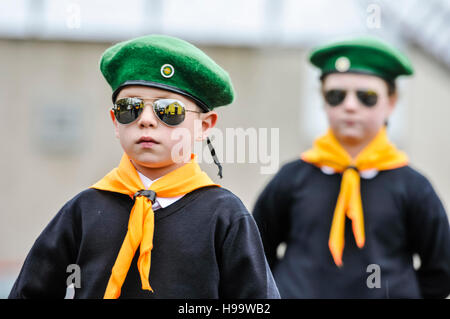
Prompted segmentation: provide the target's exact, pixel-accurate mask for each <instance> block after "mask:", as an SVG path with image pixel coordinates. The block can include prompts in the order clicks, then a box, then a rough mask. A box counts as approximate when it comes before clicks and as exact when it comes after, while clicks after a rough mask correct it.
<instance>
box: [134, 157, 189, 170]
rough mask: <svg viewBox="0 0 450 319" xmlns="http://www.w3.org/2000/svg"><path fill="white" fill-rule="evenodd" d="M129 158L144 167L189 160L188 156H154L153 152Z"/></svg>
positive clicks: (161, 165) (160, 166) (155, 166)
mask: <svg viewBox="0 0 450 319" xmlns="http://www.w3.org/2000/svg"><path fill="white" fill-rule="evenodd" d="M129 157H130V158H131V160H132V161H133V162H134V163H136V164H138V165H140V166H143V167H146V168H164V167H168V166H173V165H177V164H182V163H187V162H189V160H190V154H189V156H185V158H182V157H172V156H170V155H169V156H156V155H154V154H141V155H137V156H133V157H131V156H129Z"/></svg>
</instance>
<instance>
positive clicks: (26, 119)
mask: <svg viewBox="0 0 450 319" xmlns="http://www.w3.org/2000/svg"><path fill="white" fill-rule="evenodd" d="M449 15H450V4H449V2H448V1H438V0H433V1H427V2H423V1H421V2H420V4H419V1H418V0H401V1H395V2H394V1H391V2H389V1H357V0H354V1H350V0H348V1H332V0H320V1H314V2H310V1H295V0H284V1H281V0H246V1H238V0H228V1H225V0H223V1H222V0H220V1H219V0H217V1H207V0H192V1H182V0H170V1H167V0H165V1H162V0H149V1H145V0H140V1H138V0H128V1H126V2H124V1H106V0H104V1H101V0H96V1H92V0H91V1H87V0H78V1H76V0H73V1H68V0H67V1H59V0H46V1H44V0H29V1H28V0H21V1H18V0H15V1H14V0H7V1H2V2H0V56H1V59H0V70H1V71H0V100H1V102H2V103H1V105H0V110H1V115H2V116H0V136H2V139H1V140H0V143H1V145H0V149H1V150H2V156H1V158H0V167H1V168H2V178H1V179H0V199H1V202H2V203H3V205H2V211H1V213H0V298H1V297H5V296H7V293H8V292H9V289H10V285H11V284H12V280H14V279H15V276H16V275H17V271H18V269H19V267H20V265H21V263H22V262H23V260H24V258H25V256H26V254H27V252H28V251H29V249H30V248H31V246H32V244H33V242H34V240H35V239H36V237H37V236H38V235H39V234H40V232H41V231H42V230H43V229H44V227H45V226H46V225H47V224H48V222H49V221H50V219H51V218H52V217H53V216H54V215H55V214H56V213H57V212H58V210H59V209H60V208H61V207H62V205H63V204H64V203H65V202H66V201H68V200H69V199H70V198H72V197H73V196H74V195H76V194H77V193H79V192H80V191H82V190H83V189H85V188H87V187H89V186H90V185H92V184H93V183H94V182H96V181H97V180H99V179H100V178H101V177H103V176H104V175H105V174H106V173H107V172H109V171H110V170H111V169H112V168H114V167H115V166H117V164H118V163H119V160H120V157H121V155H122V149H121V147H120V145H119V143H118V141H117V140H116V139H115V137H114V134H113V127H112V124H111V120H110V117H109V113H108V111H109V108H110V107H111V106H112V105H111V89H110V88H109V87H108V85H107V83H106V82H105V80H104V79H103V78H102V75H101V73H100V71H99V65H98V63H99V59H100V56H101V54H102V53H103V51H104V50H105V49H106V48H107V47H108V46H110V45H111V44H112V43H115V42H118V41H121V40H124V39H128V38H131V37H135V36H139V35H144V34H149V33H164V34H169V35H174V36H178V37H181V38H183V39H186V40H188V41H191V42H193V43H194V44H196V45H198V46H199V47H200V48H202V49H203V50H205V51H206V53H207V54H209V55H210V56H211V57H212V58H213V59H214V60H215V61H217V62H218V63H219V64H220V65H221V66H223V67H224V68H225V69H226V70H227V71H228V72H229V73H230V75H231V77H232V79H233V83H234V86H235V88H236V92H237V98H236V101H235V103H233V105H231V106H227V107H223V108H219V109H217V111H218V113H219V124H218V128H219V129H220V130H221V131H222V132H224V135H225V132H226V129H227V128H228V129H229V128H233V129H237V128H242V129H244V130H247V129H254V130H259V129H264V128H265V129H267V134H268V137H269V138H268V140H267V143H266V146H267V149H268V153H269V154H271V147H272V150H273V153H272V154H271V155H272V156H274V158H272V161H275V162H273V163H275V164H277V167H280V166H281V165H283V163H285V162H287V161H290V160H293V159H296V158H298V156H299V154H300V153H301V152H302V151H304V150H305V149H306V148H308V147H309V146H310V145H311V142H312V140H313V138H314V137H316V136H317V135H318V134H320V133H322V132H324V131H325V129H326V127H327V124H326V120H325V114H324V113H323V111H322V102H321V98H320V96H319V82H318V73H317V71H316V70H314V68H313V67H312V66H310V65H309V64H308V62H307V56H308V52H309V50H310V49H311V47H312V46H314V45H317V44H320V43H323V42H325V41H328V40H331V39H335V38H338V37H341V36H347V35H360V34H372V35H378V36H380V37H383V38H385V39H386V40H388V41H390V42H392V43H394V44H395V45H396V46H398V47H399V48H400V49H401V50H402V51H404V52H405V53H406V54H407V55H408V56H409V57H410V58H411V60H412V62H413V65H414V67H415V71H416V72H415V76H414V77H413V78H410V79H405V80H400V81H399V93H400V101H399V105H398V108H397V110H396V111H395V114H394V116H393V118H392V120H391V121H390V127H389V134H390V136H391V137H392V139H393V140H394V142H395V143H396V144H397V145H398V146H399V147H400V148H401V149H403V150H405V151H406V152H407V153H408V154H409V156H410V158H411V162H412V166H413V167H415V168H416V169H418V170H419V171H420V172H422V173H423V174H424V175H426V176H427V177H428V178H429V179H430V181H431V182H432V183H433V185H434V187H435V188H436V190H437V192H438V194H439V195H440V197H441V199H442V200H443V202H444V205H445V206H446V208H447V210H448V211H450V164H449V163H450V125H449V124H448V122H449V119H450V107H449V106H450V105H449V101H450V90H449V87H450V41H448V39H449V38H450V21H449V19H448V16H449ZM446 17H447V18H446ZM271 129H277V130H278V131H277V132H278V135H274V136H272V137H273V139H271V134H270V132H271ZM259 132H261V131H258V135H257V138H261V139H262V140H264V139H263V136H262V135H261V134H259ZM249 139H250V136H249V137H248V139H247V142H248V141H249ZM259 147H261V145H260V146H259ZM217 151H218V153H219V155H220V156H222V159H225V158H226V154H223V150H222V149H217ZM249 152H250V150H249V151H248V153H247V154H246V161H245V162H246V163H236V161H235V162H234V163H229V162H225V163H224V178H223V179H222V180H219V179H218V178H216V177H217V171H216V167H215V166H214V165H213V164H207V163H202V167H203V168H204V169H205V170H206V171H207V172H208V173H209V174H210V176H211V177H213V178H214V179H215V181H216V182H218V183H220V184H222V185H223V186H224V187H226V188H229V189H230V190H231V191H233V192H234V193H235V194H237V195H238V196H239V197H240V198H241V199H242V200H243V202H244V204H245V205H246V206H247V208H248V209H249V210H251V209H252V206H253V204H254V201H255V200H256V197H257V196H258V194H259V192H260V191H261V190H262V189H263V187H264V186H265V185H266V183H267V182H268V181H269V180H270V178H271V177H272V176H273V174H262V173H261V167H262V166H267V165H268V164H267V163H265V164H264V163H261V158H258V161H257V162H256V163H249V160H248V159H249V157H250V154H249ZM205 154H207V152H205ZM205 157H206V155H205ZM275 157H276V158H275Z"/></svg>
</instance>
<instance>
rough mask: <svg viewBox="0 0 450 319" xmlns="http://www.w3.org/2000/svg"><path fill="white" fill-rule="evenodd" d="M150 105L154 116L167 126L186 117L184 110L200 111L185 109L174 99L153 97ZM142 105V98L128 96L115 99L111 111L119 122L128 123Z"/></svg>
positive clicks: (173, 124) (138, 112) (175, 123)
mask: <svg viewBox="0 0 450 319" xmlns="http://www.w3.org/2000/svg"><path fill="white" fill-rule="evenodd" d="M152 106H153V111H154V113H155V115H156V117H157V118H158V119H159V120H160V121H161V122H163V123H164V124H166V125H168V126H177V125H179V124H181V123H182V122H183V121H184V119H185V117H186V112H194V113H202V112H199V111H193V110H186V107H185V106H184V104H183V103H182V102H181V101H179V100H175V99H155V101H154V102H153V103H152ZM144 107H145V103H144V100H142V99H140V98H136V97H128V98H122V99H119V100H117V102H116V103H115V104H114V107H113V112H114V116H115V117H116V119H117V121H118V122H119V123H121V124H130V123H132V122H134V121H136V120H137V119H138V117H139V116H140V115H141V113H142V111H143V110H144Z"/></svg>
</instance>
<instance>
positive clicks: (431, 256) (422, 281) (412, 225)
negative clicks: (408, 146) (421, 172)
mask: <svg viewBox="0 0 450 319" xmlns="http://www.w3.org/2000/svg"><path fill="white" fill-rule="evenodd" d="M415 189H416V192H415V194H414V195H413V197H412V199H411V201H410V209H409V211H408V216H407V222H408V234H409V242H410V243H411V245H412V247H411V249H412V251H413V253H417V254H418V255H419V256H420V260H421V266H420V268H419V269H418V271H417V276H418V280H419V285H420V288H421V291H422V295H423V297H424V298H445V297H447V296H448V295H449V294H450V228H449V222H448V219H447V214H446V212H445V209H444V207H443V205H442V203H441V201H440V200H439V197H438V196H437V194H436V193H435V191H434V189H433V187H432V186H431V184H430V183H429V181H428V180H425V181H423V182H422V183H421V185H420V187H415Z"/></svg>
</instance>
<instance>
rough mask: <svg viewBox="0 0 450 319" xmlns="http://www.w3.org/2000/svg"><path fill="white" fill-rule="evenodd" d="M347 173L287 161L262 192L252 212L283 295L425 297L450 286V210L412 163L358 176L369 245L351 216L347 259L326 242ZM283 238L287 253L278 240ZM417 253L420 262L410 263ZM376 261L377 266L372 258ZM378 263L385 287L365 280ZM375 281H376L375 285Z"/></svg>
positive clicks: (448, 290) (449, 290)
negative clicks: (359, 242)
mask: <svg viewBox="0 0 450 319" xmlns="http://www.w3.org/2000/svg"><path fill="white" fill-rule="evenodd" d="M341 180H342V174H332V175H326V174H324V173H323V172H322V171H321V170H320V169H319V168H317V167H316V166H314V165H311V164H309V163H306V162H304V161H302V160H296V161H293V162H291V163H288V164H286V165H285V166H283V167H282V169H281V170H280V171H279V172H278V174H277V175H276V176H275V177H274V178H273V179H272V181H271V182H270V183H269V184H268V185H267V187H266V188H265V190H264V191H263V193H262V194H261V195H260V197H259V199H258V201H257V203H256V205H255V209H254V213H253V216H254V218H255V220H256V222H257V224H258V226H259V227H260V231H261V235H262V239H263V243H264V246H265V252H266V256H267V259H268V261H269V264H270V266H271V269H272V271H273V274H274V277H275V281H276V283H277V286H278V288H279V291H280V294H281V297H282V298H420V297H425V298H428V297H446V296H447V295H448V294H450V231H449V223H448V219H447V214H446V212H445V210H444V207H443V206H442V203H441V201H440V200H439V198H438V196H437V195H436V193H435V191H434V190H433V187H432V186H431V184H430V183H429V181H428V180H427V179H426V178H425V177H424V176H422V175H421V174H419V173H418V172H417V171H415V170H414V169H412V168H411V167H409V166H407V167H402V168H398V169H393V170H388V171H380V172H378V175H377V176H375V177H374V178H372V179H364V178H361V198H362V203H363V210H364V227H365V233H366V242H365V246H364V247H363V248H362V249H359V248H358V247H357V246H356V243H355V239H354V235H353V231H352V227H351V221H350V220H349V219H347V220H346V228H345V247H344V253H343V267H342V268H341V269H339V268H338V267H337V266H336V265H335V264H334V262H333V259H332V256H331V253H330V251H329V248H328V239H329V233H330V228H331V221H332V218H333V214H334V208H335V206H336V202H337V198H338V194H339V190H340V184H341ZM282 242H284V243H286V251H285V254H284V257H283V258H282V259H281V260H279V259H278V258H277V253H276V250H277V247H278V245H279V244H280V243H282ZM413 254H418V255H419V256H420V259H421V267H420V269H418V270H417V271H416V270H415V269H414V267H413V261H412V256H413ZM372 264H375V266H369V265H372ZM378 266H379V268H378V269H379V272H378V275H379V283H380V288H376V287H373V286H372V285H368V284H367V281H369V282H372V283H373V281H372V279H374V278H375V277H371V278H369V276H371V275H376V274H375V269H376V268H377V267H378ZM370 286H372V288H370Z"/></svg>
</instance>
